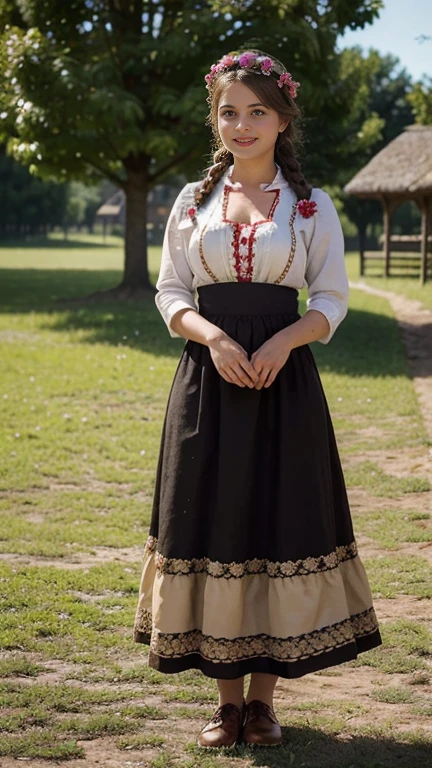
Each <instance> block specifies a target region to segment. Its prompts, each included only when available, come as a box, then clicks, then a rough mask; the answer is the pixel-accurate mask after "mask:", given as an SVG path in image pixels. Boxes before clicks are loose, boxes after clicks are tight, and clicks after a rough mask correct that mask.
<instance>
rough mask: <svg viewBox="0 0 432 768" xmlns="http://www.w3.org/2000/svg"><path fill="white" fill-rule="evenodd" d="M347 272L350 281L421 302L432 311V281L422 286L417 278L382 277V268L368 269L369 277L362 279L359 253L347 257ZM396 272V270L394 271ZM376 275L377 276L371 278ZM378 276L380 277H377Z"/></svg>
mask: <svg viewBox="0 0 432 768" xmlns="http://www.w3.org/2000/svg"><path fill="white" fill-rule="evenodd" d="M346 264H347V272H348V276H349V278H350V280H353V281H357V280H361V282H363V283H366V284H367V285H371V286H372V287H373V288H380V289H381V290H384V291H391V292H392V293H399V294H402V295H403V296H406V297H407V298H409V299H414V300H415V301H420V302H421V303H422V304H424V306H425V307H427V308H428V309H432V280H429V281H428V282H427V283H426V284H425V285H420V280H419V278H417V277H387V278H386V277H382V276H380V271H381V269H382V268H381V267H374V269H373V272H372V269H371V268H369V269H367V275H366V276H364V277H360V257H359V254H358V253H349V254H347V257H346ZM394 271H395V272H396V270H394ZM371 275H375V276H371ZM377 275H378V276H377Z"/></svg>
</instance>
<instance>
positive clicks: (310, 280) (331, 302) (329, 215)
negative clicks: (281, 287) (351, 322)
mask: <svg viewBox="0 0 432 768" xmlns="http://www.w3.org/2000/svg"><path fill="white" fill-rule="evenodd" d="M311 200H315V202H316V204H317V213H316V214H315V216H314V219H315V222H314V225H315V226H314V231H313V235H312V238H311V241H310V244H309V247H308V257H307V266H306V272H305V280H306V284H307V286H308V295H309V298H308V300H307V309H316V310H318V312H322V314H323V315H325V317H326V318H327V320H328V322H329V325H330V332H329V333H328V334H327V336H324V337H323V338H322V339H320V341H321V343H322V344H328V342H329V341H330V339H331V338H332V336H333V334H334V332H335V330H336V328H337V327H338V325H339V323H341V322H342V320H343V319H344V317H345V315H346V313H347V310H348V296H349V286H348V277H347V273H346V268H345V259H344V253H345V243H344V237H343V232H342V227H341V223H340V221H339V216H338V214H337V211H336V208H335V206H334V203H333V201H332V199H331V198H330V196H329V195H328V194H327V192H324V190H323V189H314V190H313V193H312V197H311Z"/></svg>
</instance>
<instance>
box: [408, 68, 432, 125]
mask: <svg viewBox="0 0 432 768" xmlns="http://www.w3.org/2000/svg"><path fill="white" fill-rule="evenodd" d="M407 98H408V101H409V103H410V104H411V107H412V110H413V112H414V115H415V121H416V123H420V125H432V77H425V79H424V80H423V81H420V82H418V83H415V85H414V86H413V89H412V91H411V93H409V94H408V97H407Z"/></svg>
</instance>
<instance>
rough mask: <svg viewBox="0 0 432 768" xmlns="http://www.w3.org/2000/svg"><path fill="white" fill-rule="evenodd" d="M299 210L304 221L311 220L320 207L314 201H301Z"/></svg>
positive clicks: (298, 206)
mask: <svg viewBox="0 0 432 768" xmlns="http://www.w3.org/2000/svg"><path fill="white" fill-rule="evenodd" d="M297 210H298V212H299V214H300V216H303V218H304V219H310V217H311V216H313V215H314V214H315V213H316V212H317V210H318V206H317V204H316V203H315V202H314V201H313V200H299V201H298V203H297Z"/></svg>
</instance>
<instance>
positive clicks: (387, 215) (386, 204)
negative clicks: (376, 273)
mask: <svg viewBox="0 0 432 768" xmlns="http://www.w3.org/2000/svg"><path fill="white" fill-rule="evenodd" d="M382 204H383V208H384V243H383V246H384V275H385V277H388V276H389V274H390V234H391V233H390V225H391V211H392V206H391V203H390V200H389V199H388V198H387V197H383V198H382Z"/></svg>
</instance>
